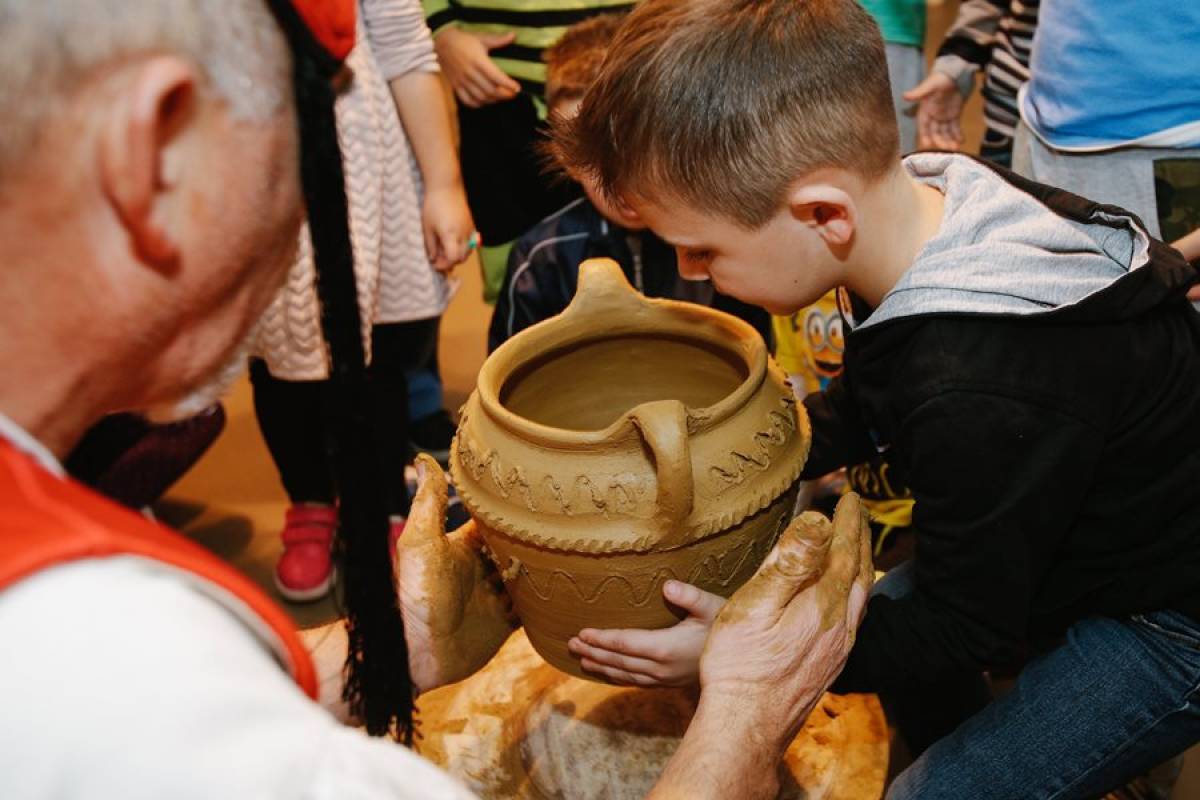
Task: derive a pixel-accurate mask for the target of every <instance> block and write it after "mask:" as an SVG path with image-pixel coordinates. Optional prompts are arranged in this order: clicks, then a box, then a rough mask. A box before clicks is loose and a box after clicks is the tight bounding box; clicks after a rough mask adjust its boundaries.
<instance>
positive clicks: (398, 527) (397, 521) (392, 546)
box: [388, 517, 408, 564]
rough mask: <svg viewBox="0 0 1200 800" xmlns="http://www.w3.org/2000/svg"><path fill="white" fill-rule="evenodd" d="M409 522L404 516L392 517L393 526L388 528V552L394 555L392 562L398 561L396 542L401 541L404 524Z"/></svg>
mask: <svg viewBox="0 0 1200 800" xmlns="http://www.w3.org/2000/svg"><path fill="white" fill-rule="evenodd" d="M406 522H408V520H406V519H405V518H404V517H392V519H391V527H390V528H389V529H388V554H389V555H391V557H392V563H393V564H394V563H396V542H398V541H400V534H402V533H404V524H405V523H406Z"/></svg>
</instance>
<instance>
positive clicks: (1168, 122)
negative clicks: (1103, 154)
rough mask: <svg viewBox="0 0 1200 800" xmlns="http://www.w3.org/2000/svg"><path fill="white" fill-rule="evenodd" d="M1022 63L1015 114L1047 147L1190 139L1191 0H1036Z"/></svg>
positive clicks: (1194, 29)
mask: <svg viewBox="0 0 1200 800" xmlns="http://www.w3.org/2000/svg"><path fill="white" fill-rule="evenodd" d="M1031 66H1032V73H1033V77H1032V79H1031V80H1030V82H1029V84H1028V85H1027V86H1026V88H1025V90H1024V93H1023V96H1022V98H1021V118H1022V119H1023V120H1024V122H1025V124H1026V125H1028V126H1029V127H1030V128H1031V129H1032V130H1033V131H1034V133H1036V134H1037V135H1038V136H1039V137H1040V138H1041V139H1042V140H1043V141H1045V142H1046V143H1047V144H1049V145H1050V146H1051V147H1054V148H1055V149H1058V150H1104V149H1108V148H1112V147H1116V146H1119V145H1122V144H1135V145H1136V144H1141V145H1145V146H1154V147H1177V148H1179V147H1200V2H1198V1H1197V0H1137V2H1134V0H1053V1H1052V2H1044V3H1042V7H1041V16H1040V18H1039V20H1038V30H1037V35H1036V37H1035V39H1034V44H1033V60H1032V65H1031ZM1143 140H1144V141H1143Z"/></svg>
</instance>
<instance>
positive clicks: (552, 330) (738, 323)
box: [476, 297, 767, 447]
mask: <svg viewBox="0 0 1200 800" xmlns="http://www.w3.org/2000/svg"><path fill="white" fill-rule="evenodd" d="M638 301H639V303H640V304H641V305H642V308H643V310H644V312H643V313H639V314H636V315H630V318H629V319H627V320H623V322H622V324H620V325H616V326H612V327H610V328H608V329H607V330H604V331H603V332H601V333H599V334H597V333H595V332H594V331H589V330H586V328H585V327H584V326H573V325H564V324H563V322H564V321H563V320H560V319H558V318H557V317H551V318H550V319H548V320H544V321H542V322H539V323H537V324H536V325H532V326H530V327H529V328H527V329H525V330H523V331H521V332H520V333H518V334H517V335H516V336H514V337H512V338H511V339H509V340H508V341H507V342H505V343H504V344H502V345H500V347H498V348H497V349H496V351H495V352H494V353H493V354H492V356H491V357H490V358H488V359H487V361H486V362H485V363H484V365H483V368H482V369H481V370H480V371H479V378H478V380H477V382H476V391H477V392H478V393H479V401H480V405H481V407H482V409H483V411H484V413H486V414H487V415H488V416H489V417H491V418H492V419H493V420H494V421H496V422H497V423H498V424H500V425H501V426H503V427H505V428H507V429H508V430H509V431H510V432H512V433H515V434H517V435H519V436H521V437H523V438H525V439H528V440H530V441H532V442H536V443H537V444H539V445H542V446H545V447H571V446H578V445H594V444H600V443H604V442H608V441H611V440H612V439H613V438H614V437H617V436H620V435H621V434H622V433H623V432H624V431H627V430H628V428H629V426H630V424H631V422H630V415H631V413H632V412H633V411H635V410H636V409H637V408H638V407H639V406H640V405H641V404H639V405H638V406H633V407H631V408H629V409H626V410H625V411H624V412H623V413H621V415H620V416H618V417H617V418H616V419H614V420H613V421H612V422H611V423H610V424H609V425H607V426H606V427H604V428H596V429H591V430H575V429H571V428H558V427H554V426H552V425H543V424H542V423H540V422H534V421H533V420H530V419H527V418H525V417H522V416H520V415H519V414H517V413H516V412H514V411H512V410H510V409H508V408H507V407H505V405H504V403H503V402H501V400H500V391H501V389H502V387H503V386H504V384H505V382H506V381H507V380H508V379H509V378H510V377H511V376H512V375H514V374H515V373H517V372H518V371H520V370H521V369H523V368H524V367H526V366H528V365H529V364H530V363H532V362H534V361H537V360H538V359H540V358H542V357H543V355H545V354H546V353H553V352H555V351H559V350H564V349H566V348H569V347H578V346H582V345H588V344H591V343H593V342H602V341H606V340H610V339H620V338H627V337H630V336H639V335H642V336H651V337H658V338H672V339H680V340H684V341H688V340H690V341H693V342H700V343H703V344H707V345H710V346H712V347H716V348H718V349H720V350H721V351H723V352H725V353H728V354H729V355H731V356H733V357H735V358H736V359H737V360H738V361H740V362H741V363H742V364H743V365H744V366H745V367H746V370H747V375H746V377H745V378H744V379H743V380H742V382H741V383H740V384H738V386H737V387H736V388H734V389H733V390H732V391H731V392H729V393H728V394H727V395H725V396H724V397H723V398H721V399H720V400H718V401H717V402H716V403H714V404H712V405H710V406H704V407H701V408H693V407H692V406H685V407H686V409H687V414H688V426H689V428H692V429H693V432H696V431H698V430H704V429H707V428H710V427H712V426H714V425H717V424H719V423H721V422H723V421H725V420H726V419H729V418H730V417H731V416H733V415H734V414H735V413H737V412H738V410H739V409H740V408H742V406H744V405H745V404H746V402H747V401H749V400H750V398H751V397H752V396H753V395H754V394H755V393H756V392H757V391H758V390H759V387H760V386H762V383H763V381H764V380H766V376H767V346H766V343H765V342H763V340H762V337H761V336H760V335H759V333H758V331H757V330H755V329H754V327H753V326H752V325H750V323H748V322H746V321H745V320H742V319H739V318H737V317H735V316H733V315H731V314H727V313H725V312H722V311H718V310H716V309H712V308H709V307H707V306H701V305H697V304H694V303H686V302H683V301H679V300H668V299H664V298H643V297H639V298H638ZM697 323H700V324H697ZM722 333H724V334H726V335H725V336H722V335H721V334H722ZM730 340H732V343H731V341H730Z"/></svg>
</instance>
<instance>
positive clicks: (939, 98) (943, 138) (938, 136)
mask: <svg viewBox="0 0 1200 800" xmlns="http://www.w3.org/2000/svg"><path fill="white" fill-rule="evenodd" d="M904 99H905V100H907V101H908V102H910V103H917V104H918V105H917V146H918V147H920V148H922V149H928V148H935V149H937V150H958V149H959V148H960V147H962V143H963V134H962V126H961V125H960V124H959V117H961V116H962V111H963V96H962V95H961V94H959V92H958V86H957V85H956V84H955V83H954V81H953V80H951V79H950V77H949V76H947V75H943V74H942V73H940V72H931V73H930V74H929V76H928V77H927V78H925V80H923V81H921V82H920V83H919V84H917V85H916V86H915V87H914V88H912V89H909V90H908V91H907V92H905V93H904Z"/></svg>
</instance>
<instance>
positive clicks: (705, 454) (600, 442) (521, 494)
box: [450, 259, 811, 677]
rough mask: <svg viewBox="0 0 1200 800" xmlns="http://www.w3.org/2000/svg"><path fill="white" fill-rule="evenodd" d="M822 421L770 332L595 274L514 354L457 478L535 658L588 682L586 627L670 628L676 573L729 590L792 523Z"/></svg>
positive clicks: (495, 382) (480, 410)
mask: <svg viewBox="0 0 1200 800" xmlns="http://www.w3.org/2000/svg"><path fill="white" fill-rule="evenodd" d="M810 440H811V437H810V432H809V427H808V420H807V418H806V417H805V416H804V413H803V408H802V407H797V405H796V403H795V400H794V398H793V395H792V392H791V389H790V387H789V386H788V385H787V383H786V381H785V378H784V375H783V373H782V372H781V370H780V369H779V368H778V367H777V366H776V365H775V364H774V362H772V361H771V360H770V358H769V357H768V355H767V351H766V346H765V344H764V343H763V340H762V338H761V337H760V336H759V335H758V333H757V332H756V331H755V330H754V329H753V328H752V327H751V326H750V325H748V324H746V323H745V322H743V321H741V320H739V319H737V318H735V317H732V316H729V315H728V314H723V313H721V312H718V311H714V310H712V309H709V308H705V307H702V306H697V305H693V304H690V303H680V302H674V301H669V300H651V299H647V298H645V297H643V296H642V295H640V294H638V293H637V292H636V291H634V289H633V288H632V287H631V286H630V285H629V283H628V282H627V281H626V280H625V277H624V275H623V274H622V272H621V270H620V268H619V267H618V266H617V265H616V264H615V263H614V262H612V261H609V260H607V259H597V260H593V261H588V262H586V263H584V264H583V266H582V267H581V269H580V275H579V289H578V292H577V293H576V295H575V299H574V300H573V301H572V303H571V305H570V306H569V307H568V308H567V310H566V311H564V312H563V313H562V314H560V315H559V316H557V317H554V318H552V319H549V320H547V321H545V322H542V323H540V324H538V325H535V326H533V327H531V328H529V329H528V330H525V331H523V332H521V333H520V334H518V335H517V336H514V337H513V338H512V339H511V340H509V341H508V342H506V343H505V344H504V345H503V346H502V347H500V348H499V349H498V350H496V352H495V353H493V354H492V356H491V357H490V358H488V360H487V362H486V363H485V364H484V366H483V369H482V370H481V371H480V374H479V383H478V387H477V389H476V391H475V392H474V393H473V394H472V395H471V397H470V399H469V400H468V401H467V404H466V407H465V408H464V409H463V413H462V417H461V420H460V426H459V432H458V436H457V438H456V439H455V443H454V447H453V449H452V454H451V460H450V467H451V472H452V474H453V477H454V481H455V485H456V486H457V488H458V492H459V495H460V496H461V497H462V501H463V503H464V504H465V505H466V507H467V509H468V510H469V511H470V512H471V514H472V516H473V517H474V518H475V520H476V523H477V524H478V525H479V527H480V530H481V532H482V534H483V537H484V540H485V542H486V544H487V548H488V551H489V555H490V556H491V557H492V558H493V559H494V560H495V562H496V564H497V566H498V567H499V569H500V572H501V575H502V577H503V579H504V582H505V585H506V587H507V589H508V592H509V594H510V595H511V597H512V600H513V604H514V607H515V609H516V612H517V614H518V616H519V617H520V619H521V621H522V623H524V625H525V630H526V633H527V634H528V636H529V641H530V642H531V643H532V644H533V646H534V648H535V649H536V650H537V651H538V652H539V653H540V654H541V655H542V657H543V658H545V659H546V660H547V661H548V662H550V663H551V664H553V665H554V666H555V667H558V668H559V669H561V670H563V671H564V672H568V673H570V674H573V675H577V676H580V677H592V676H589V675H587V674H585V673H583V672H582V671H581V670H580V668H579V663H578V660H577V659H576V658H575V657H573V656H572V655H570V654H569V653H568V652H567V648H566V644H567V641H568V640H569V639H570V638H571V637H572V636H574V635H575V634H576V633H578V632H579V630H580V629H582V628H585V627H593V628H662V627H666V626H669V625H672V624H674V623H675V622H677V621H678V619H679V616H678V612H677V611H675V610H672V609H671V608H670V607H668V605H667V604H666V602H665V601H664V599H663V597H662V584H663V583H664V582H665V581H666V580H668V579H670V578H675V579H678V580H681V581H686V582H688V583H693V584H696V585H698V586H700V587H701V588H703V589H706V590H708V591H710V592H714V593H716V594H720V595H724V596H729V595H730V594H731V593H732V592H733V590H734V589H736V588H737V587H738V586H740V585H741V584H742V583H743V582H744V581H745V580H746V579H747V578H749V577H750V575H752V574H753V573H754V571H755V569H756V568H757V567H758V565H759V563H761V561H762V559H763V558H764V557H765V555H766V554H767V552H768V551H769V550H770V548H771V547H772V545H773V544H774V543H775V540H776V538H777V537H778V535H779V533H780V532H781V531H782V529H783V527H784V526H786V524H787V522H788V520H789V519H790V515H791V510H792V505H793V502H794V499H795V493H796V486H797V478H798V477H799V475H800V469H801V467H802V466H803V464H804V460H805V458H806V457H807V455H808V448H809V444H810Z"/></svg>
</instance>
